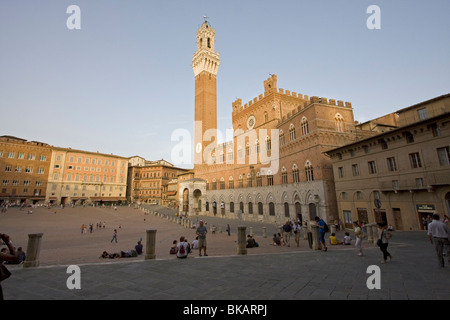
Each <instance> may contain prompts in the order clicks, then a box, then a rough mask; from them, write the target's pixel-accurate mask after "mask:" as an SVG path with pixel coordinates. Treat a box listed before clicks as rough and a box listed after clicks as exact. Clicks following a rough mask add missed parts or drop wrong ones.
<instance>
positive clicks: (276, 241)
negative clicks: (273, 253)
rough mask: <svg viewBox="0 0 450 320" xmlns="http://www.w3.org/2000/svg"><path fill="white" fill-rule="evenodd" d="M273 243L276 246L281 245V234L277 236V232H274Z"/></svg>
mask: <svg viewBox="0 0 450 320" xmlns="http://www.w3.org/2000/svg"><path fill="white" fill-rule="evenodd" d="M273 245H274V246H281V239H280V237H279V236H277V234H276V233H274V234H273Z"/></svg>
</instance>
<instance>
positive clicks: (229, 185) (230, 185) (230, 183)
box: [228, 180, 234, 189]
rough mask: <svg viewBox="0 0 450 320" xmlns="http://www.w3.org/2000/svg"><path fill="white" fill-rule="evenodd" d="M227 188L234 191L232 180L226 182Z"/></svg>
mask: <svg viewBox="0 0 450 320" xmlns="http://www.w3.org/2000/svg"><path fill="white" fill-rule="evenodd" d="M228 188H229V189H234V181H233V180H230V181H228Z"/></svg>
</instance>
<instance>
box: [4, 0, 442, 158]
mask: <svg viewBox="0 0 450 320" xmlns="http://www.w3.org/2000/svg"><path fill="white" fill-rule="evenodd" d="M72 4H75V5H78V6H79V7H80V9H81V30H69V29H68V28H67V27H66V20H67V18H68V17H69V16H70V14H67V13H66V10H67V7H68V6H70V5H72ZM372 4H374V5H378V6H379V7H380V9H381V30H369V29H368V28H367V27H366V20H367V19H368V18H369V16H370V14H367V13H366V10H367V8H368V6H369V5H372ZM449 14H450V1H448V0H432V1H406V0H404V1H395V0H390V1H380V0H372V1H365V0H351V1H350V0H348V1H336V0H330V1H299V0H295V1H294V0H292V1H289V0H278V1H273V0H271V1H266V0H257V1H256V0H241V1H234V0H226V1H225V0H221V1H214V0H209V1H199V0H191V1H187V0H177V1H172V0H170V1H169V0H165V1H149V0H139V1H138V0H129V1H124V0H121V1H115V0H107V1H106V0H104V1H102V0H95V1H94V0H86V1H76V0H71V1H65V0H53V1H48V0H40V1H34V0H33V1H31V0H28V1H25V0H21V1H16V0H1V2H0V111H1V113H0V119H1V130H0V135H13V136H18V137H21V138H24V139H28V140H38V141H43V142H47V143H49V144H51V145H55V146H61V147H71V148H77V149H83V150H89V151H99V152H103V153H114V154H117V155H121V156H133V155H141V156H143V157H145V158H147V159H153V160H156V159H160V158H164V159H167V160H169V161H170V160H171V150H172V148H173V146H174V145H176V142H171V134H172V132H173V131H174V130H175V129H177V128H185V129H188V130H190V131H192V130H193V119H194V74H193V71H192V68H191V61H192V54H193V53H194V52H195V50H196V42H195V38H196V30H197V29H198V28H199V26H200V25H201V24H202V22H203V16H204V15H207V16H208V17H209V19H208V20H209V21H210V23H211V25H212V27H213V28H215V29H216V44H215V47H216V51H218V52H219V54H220V60H221V65H220V68H219V73H218V78H217V79H218V80H217V97H218V101H217V102H218V125H219V129H222V130H225V128H229V127H231V103H232V102H233V101H234V100H235V99H236V98H241V99H242V100H243V102H244V103H246V102H248V101H249V100H252V99H253V98H254V97H256V96H258V95H259V94H261V93H263V91H264V90H263V89H264V86H263V82H264V80H265V79H267V78H268V77H269V73H272V74H277V76H278V87H279V88H283V89H285V90H291V91H295V92H298V93H302V94H305V95H309V96H313V95H317V96H320V97H327V98H334V99H337V100H344V101H350V102H352V105H353V108H354V115H355V119H356V120H359V121H366V120H369V119H371V118H375V117H379V116H381V115H384V114H387V113H390V112H393V111H396V110H398V109H401V108H404V107H407V106H410V105H412V104H415V103H418V102H421V101H424V100H428V99H431V98H433V97H436V96H439V95H442V94H446V93H449V92H450V16H449ZM187 167H189V166H187Z"/></svg>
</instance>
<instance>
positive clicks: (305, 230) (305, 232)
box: [302, 226, 308, 240]
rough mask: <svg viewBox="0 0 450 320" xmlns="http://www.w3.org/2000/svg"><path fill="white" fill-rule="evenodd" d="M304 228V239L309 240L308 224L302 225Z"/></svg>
mask: <svg viewBox="0 0 450 320" xmlns="http://www.w3.org/2000/svg"><path fill="white" fill-rule="evenodd" d="M302 229H303V240H308V226H302Z"/></svg>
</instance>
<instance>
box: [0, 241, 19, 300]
mask: <svg viewBox="0 0 450 320" xmlns="http://www.w3.org/2000/svg"><path fill="white" fill-rule="evenodd" d="M0 239H1V240H3V242H4V243H5V244H6V246H7V247H8V250H9V253H8V252H3V251H2V252H0V263H1V266H0V267H1V268H2V270H1V276H2V279H1V280H0V301H1V300H4V299H3V289H2V285H1V281H2V280H5V279H7V278H8V277H9V276H10V275H11V273H10V272H9V271H8V269H6V266H5V265H4V264H3V262H4V261H8V262H9V263H12V264H16V263H19V262H20V257H19V255H17V253H16V249H15V248H14V246H13V245H12V242H11V240H10V238H9V236H8V235H7V234H4V233H0ZM5 251H6V250H5Z"/></svg>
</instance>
